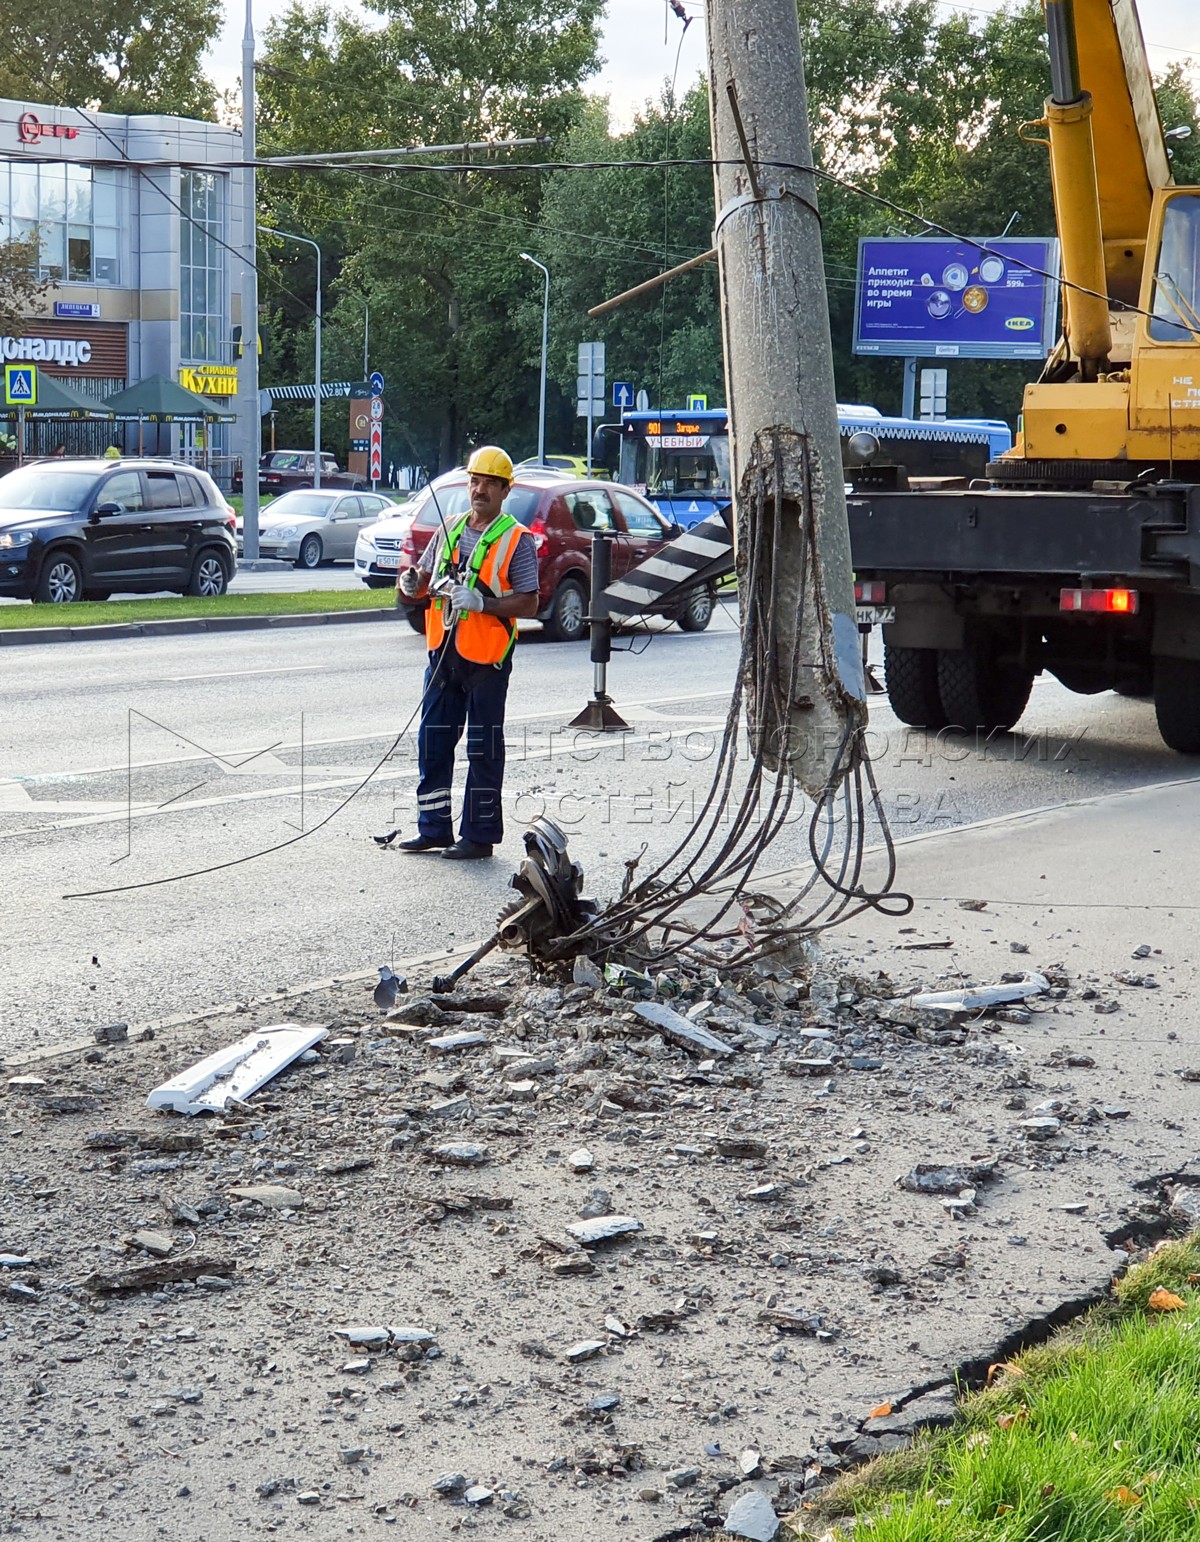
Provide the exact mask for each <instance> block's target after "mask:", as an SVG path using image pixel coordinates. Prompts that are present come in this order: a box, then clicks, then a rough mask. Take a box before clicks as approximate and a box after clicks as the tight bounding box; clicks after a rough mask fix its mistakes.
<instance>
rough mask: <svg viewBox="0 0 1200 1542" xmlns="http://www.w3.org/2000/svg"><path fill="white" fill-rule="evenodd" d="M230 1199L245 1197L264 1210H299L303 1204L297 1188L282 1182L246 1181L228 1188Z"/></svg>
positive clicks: (302, 1197) (302, 1196) (301, 1195)
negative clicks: (233, 1187)
mask: <svg viewBox="0 0 1200 1542" xmlns="http://www.w3.org/2000/svg"><path fill="white" fill-rule="evenodd" d="M229 1197H230V1199H245V1200H249V1201H250V1202H251V1203H253V1204H256V1205H261V1206H262V1207H263V1209H264V1210H299V1209H301V1208H302V1207H303V1205H304V1195H303V1194H301V1193H300V1191H299V1189H289V1188H287V1187H285V1185H284V1184H282V1183H248V1184H244V1185H242V1186H240V1187H238V1188H235V1189H230V1190H229Z"/></svg>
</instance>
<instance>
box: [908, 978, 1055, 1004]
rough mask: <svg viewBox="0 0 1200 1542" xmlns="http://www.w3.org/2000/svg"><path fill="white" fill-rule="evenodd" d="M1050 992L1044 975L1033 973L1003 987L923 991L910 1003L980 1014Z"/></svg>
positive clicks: (975, 986)
mask: <svg viewBox="0 0 1200 1542" xmlns="http://www.w3.org/2000/svg"><path fill="white" fill-rule="evenodd" d="M1049 989H1050V982H1049V980H1047V978H1046V976H1045V975H1044V974H1037V973H1035V972H1033V971H1030V972H1029V973H1028V974H1026V975H1024V976H1023V977H1022V978H1021V979H1020V980H1015V981H1013V982H1012V983H1011V984H1003V985H968V986H964V987H963V989H961V990H956V991H924V992H922V993H921V994H920V995H917V996H911V997H910V998H909V1001H910V1004H911V1005H912V1006H914V1007H919V1008H921V1010H922V1011H926V1012H948V1013H954V1012H979V1011H982V1010H984V1009H986V1008H987V1007H998V1006H1000V1005H1002V1004H1003V1003H1004V1002H1006V1001H1024V1000H1025V999H1026V997H1028V996H1040V995H1041V993H1042V992H1043V991H1048V990H1049Z"/></svg>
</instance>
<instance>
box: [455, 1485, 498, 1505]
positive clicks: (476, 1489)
mask: <svg viewBox="0 0 1200 1542" xmlns="http://www.w3.org/2000/svg"><path fill="white" fill-rule="evenodd" d="M495 1497H496V1495H495V1490H494V1489H490V1488H487V1487H486V1486H485V1485H484V1484H482V1483H472V1484H471V1486H470V1488H469V1489H468V1490H467V1491H466V1493H465V1494H464V1495H463V1498H464V1499H465V1500H466V1502H467V1503H468V1504H469V1505H490V1504H491V1502H492V1500H493V1499H494V1498H495Z"/></svg>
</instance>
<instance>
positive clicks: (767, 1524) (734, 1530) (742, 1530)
mask: <svg viewBox="0 0 1200 1542" xmlns="http://www.w3.org/2000/svg"><path fill="white" fill-rule="evenodd" d="M725 1531H726V1532H727V1533H728V1534H729V1536H731V1537H744V1538H746V1542H773V1539H774V1537H775V1536H776V1534H777V1533H778V1531H779V1517H778V1516H777V1515H776V1514H775V1510H774V1507H773V1506H772V1504H771V1501H770V1500H769V1499H768V1498H767V1496H766V1495H765V1494H758V1493H751V1494H740V1495H739V1496H738V1497H737V1498H736V1499H735V1500H734V1501H733V1503H732V1504H731V1505H730V1507H729V1514H728V1515H727V1516H726V1517H725Z"/></svg>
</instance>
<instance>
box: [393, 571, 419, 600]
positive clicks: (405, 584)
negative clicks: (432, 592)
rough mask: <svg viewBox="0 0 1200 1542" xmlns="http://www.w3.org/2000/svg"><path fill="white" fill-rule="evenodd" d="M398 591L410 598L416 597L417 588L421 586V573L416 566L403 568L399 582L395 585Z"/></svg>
mask: <svg viewBox="0 0 1200 1542" xmlns="http://www.w3.org/2000/svg"><path fill="white" fill-rule="evenodd" d="M396 587H397V588H398V589H399V590H400V593H401V594H403V595H406V596H407V597H408V598H409V599H410V600H413V599H416V596H417V590H418V589H419V588H420V587H421V574H420V572H419V570H418V569H417V568H405V570H404V572H403V573H401V575H400V582H399V584H397V586H396Z"/></svg>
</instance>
